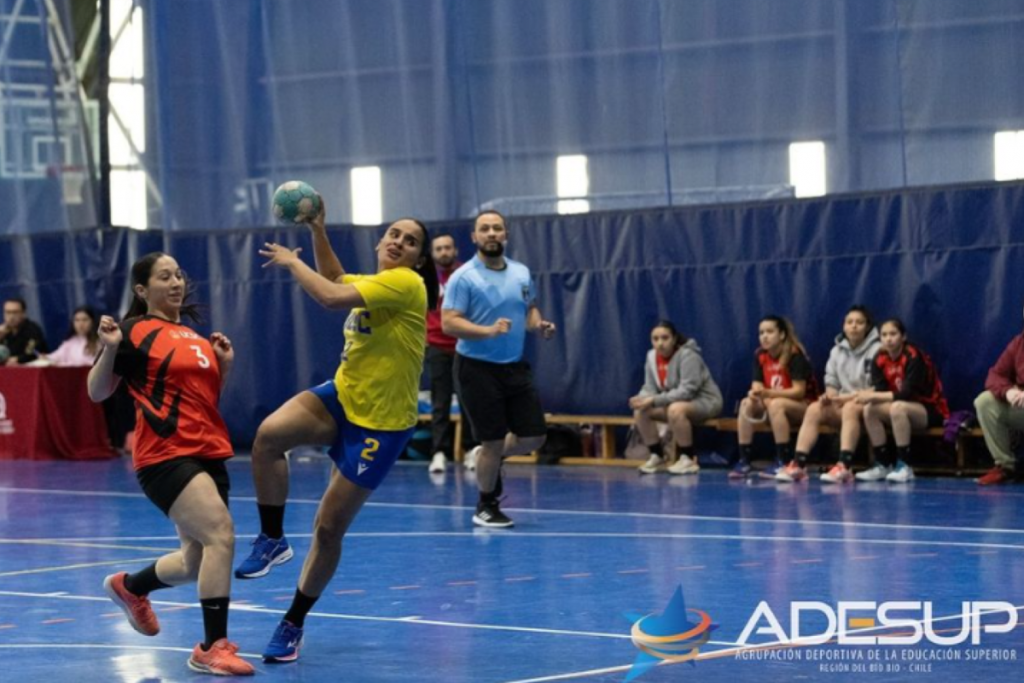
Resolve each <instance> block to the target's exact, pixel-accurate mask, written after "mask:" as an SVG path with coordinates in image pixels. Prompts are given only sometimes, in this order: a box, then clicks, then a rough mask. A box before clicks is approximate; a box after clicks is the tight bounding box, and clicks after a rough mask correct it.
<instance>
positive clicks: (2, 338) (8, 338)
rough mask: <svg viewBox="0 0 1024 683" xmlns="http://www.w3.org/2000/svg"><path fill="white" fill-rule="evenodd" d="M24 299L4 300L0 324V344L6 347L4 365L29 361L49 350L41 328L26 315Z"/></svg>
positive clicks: (26, 308) (26, 307)
mask: <svg viewBox="0 0 1024 683" xmlns="http://www.w3.org/2000/svg"><path fill="white" fill-rule="evenodd" d="M27 312H28V306H26V304H25V300H24V299H20V298H18V297H12V298H9V299H5V300H4V322H3V324H0V345H2V346H4V347H6V348H7V353H4V354H3V355H5V356H8V358H7V359H6V361H5V364H6V365H23V364H25V363H31V362H32V361H34V360H36V359H37V358H39V356H40V354H45V353H46V352H47V351H49V350H50V347H49V346H47V345H46V336H45V335H44V334H43V329H42V328H41V327H39V325H37V324H36V323H35V322H33V321H32V320H29V318H28V316H27V315H26V314H27Z"/></svg>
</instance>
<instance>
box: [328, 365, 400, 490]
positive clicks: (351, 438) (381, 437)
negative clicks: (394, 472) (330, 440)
mask: <svg viewBox="0 0 1024 683" xmlns="http://www.w3.org/2000/svg"><path fill="white" fill-rule="evenodd" d="M310 391H312V392H313V393H314V394H315V395H316V396H317V397H319V399H320V400H321V401H323V402H324V407H326V408H327V411H328V412H329V413H330V414H331V417H333V418H334V422H335V424H337V425H338V436H337V437H336V438H335V439H334V444H333V445H332V446H331V448H330V450H329V451H328V452H327V454H328V455H330V456H331V460H333V461H334V464H335V465H337V466H338V470H340V471H341V473H342V474H343V475H345V478H346V479H348V480H349V481H350V482H352V483H353V484H355V485H356V486H362V487H363V488H365V489H370V490H371V491H372V490H374V489H376V488H377V487H378V486H380V483H381V482H382V481H384V477H386V476H387V474H388V472H389V471H390V470H391V466H392V465H394V464H395V461H396V460H398V458H399V456H401V455H402V453H403V452H404V451H405V446H406V444H408V443H409V439H410V438H411V437H412V433H413V430H414V429H415V428H414V427H409V429H403V430H401V431H397V432H391V431H384V430H380V429H367V428H366V427H360V426H359V425H355V424H352V423H351V422H349V420H348V416H346V415H345V408H344V407H343V406H342V405H341V401H339V400H338V390H337V388H335V386H334V380H328V381H326V382H324V383H323V384H320V385H317V386H315V387H313V388H312V389H310Z"/></svg>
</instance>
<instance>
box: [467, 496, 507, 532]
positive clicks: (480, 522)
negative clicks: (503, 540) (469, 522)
mask: <svg viewBox="0 0 1024 683" xmlns="http://www.w3.org/2000/svg"><path fill="white" fill-rule="evenodd" d="M473 524H476V525H477V526H485V527H488V528H491V529H508V528H509V527H511V526H514V525H515V522H513V521H512V520H511V519H509V518H508V517H507V516H506V515H505V513H504V512H502V511H501V508H499V507H498V501H497V500H493V501H490V502H486V503H485V502H484V501H480V502H479V503H477V504H476V514H475V515H473Z"/></svg>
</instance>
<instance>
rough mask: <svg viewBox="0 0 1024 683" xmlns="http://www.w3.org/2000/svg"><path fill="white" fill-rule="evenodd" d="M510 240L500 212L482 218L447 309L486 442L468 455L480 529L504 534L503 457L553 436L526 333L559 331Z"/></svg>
mask: <svg viewBox="0 0 1024 683" xmlns="http://www.w3.org/2000/svg"><path fill="white" fill-rule="evenodd" d="M507 240H508V230H507V226H506V223H505V217H504V216H502V215H501V214H500V213H498V212H497V211H484V212H483V213H481V214H480V215H478V216H477V217H476V222H475V223H474V225H473V244H475V245H476V249H477V253H476V256H474V257H473V259H472V260H470V261H469V262H468V263H466V264H465V265H463V266H462V267H461V268H459V269H458V270H456V271H455V273H453V274H452V276H451V279H449V280H448V285H447V287H446V288H445V296H444V304H443V306H442V311H441V325H442V328H443V330H444V333H445V334H448V335H451V336H453V337H455V338H457V339H458V340H459V341H458V344H457V345H456V347H455V352H456V357H455V376H456V377H457V378H458V382H459V401H460V405H461V407H462V410H463V411H464V412H465V414H466V416H467V417H468V418H469V421H470V424H471V425H472V426H473V433H474V435H475V436H476V438H477V440H478V441H480V445H479V446H477V447H476V448H474V449H473V450H472V451H470V452H469V454H468V455H467V466H468V467H469V466H473V465H475V466H476V469H477V483H478V484H479V486H480V501H479V502H478V503H477V505H476V514H475V515H473V523H474V524H476V525H477V526H484V527H497V528H506V527H510V526H512V525H513V522H512V520H511V519H509V518H508V516H506V515H505V514H504V513H503V512H502V511H501V509H500V507H499V505H498V498H499V496H500V495H501V488H502V487H501V459H502V458H504V457H508V456H512V455H525V454H526V453H531V452H533V451H535V450H537V449H538V448H540V447H541V446H542V445H543V444H544V438H545V435H546V434H547V425H546V424H545V422H544V411H543V410H541V407H540V399H539V398H538V396H537V391H536V390H535V389H534V388H533V373H532V371H531V370H530V364H529V363H527V362H526V361H524V360H523V346H524V344H525V341H526V333H527V332H538V333H540V334H541V335H542V336H543V337H544V338H545V339H550V338H551V336H552V335H554V333H555V324H554V323H552V322H548V321H547V320H544V319H543V317H541V314H540V309H538V308H537V304H536V301H535V298H536V295H535V292H534V287H533V278H532V276H531V275H530V269H529V268H527V267H526V266H524V265H523V264H522V263H519V262H518V261H513V260H512V259H510V258H506V257H505V243H506V241H507Z"/></svg>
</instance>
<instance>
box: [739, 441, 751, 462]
mask: <svg viewBox="0 0 1024 683" xmlns="http://www.w3.org/2000/svg"><path fill="white" fill-rule="evenodd" d="M753 459H754V447H753V446H751V445H750V444H749V443H748V444H740V462H742V463H746V464H748V465H749V464H750V461H751V460H753Z"/></svg>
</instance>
